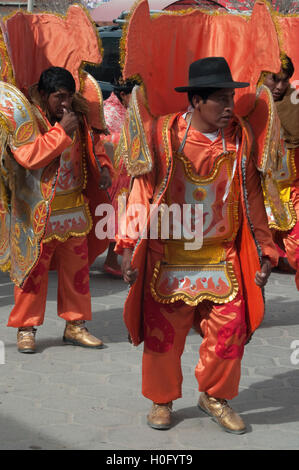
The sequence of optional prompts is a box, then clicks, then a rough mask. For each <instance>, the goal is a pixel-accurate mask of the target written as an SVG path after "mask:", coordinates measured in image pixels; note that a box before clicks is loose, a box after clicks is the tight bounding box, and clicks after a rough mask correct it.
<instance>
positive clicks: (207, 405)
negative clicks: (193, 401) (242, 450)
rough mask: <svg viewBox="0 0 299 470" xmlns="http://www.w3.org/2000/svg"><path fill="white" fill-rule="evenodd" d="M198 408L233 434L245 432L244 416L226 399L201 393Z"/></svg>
mask: <svg viewBox="0 0 299 470" xmlns="http://www.w3.org/2000/svg"><path fill="white" fill-rule="evenodd" d="M197 406H198V408H200V409H201V410H202V411H204V412H205V413H207V414H208V415H209V416H211V417H212V418H213V421H215V422H216V423H217V424H219V426H221V427H222V428H223V429H224V430H225V431H227V432H230V433H233V434H243V433H244V432H246V426H245V423H244V421H243V420H242V418H241V417H240V416H239V415H238V414H237V413H236V412H235V411H234V410H233V409H232V408H231V407H230V406H229V405H228V403H227V401H226V400H223V399H219V398H214V397H210V396H209V395H208V394H207V393H201V395H200V397H199V401H198V405H197Z"/></svg>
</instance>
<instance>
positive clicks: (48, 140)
mask: <svg viewBox="0 0 299 470" xmlns="http://www.w3.org/2000/svg"><path fill="white" fill-rule="evenodd" d="M71 143H72V139H71V138H70V137H69V136H68V135H67V134H66V132H65V130H64V129H63V127H62V126H61V125H60V124H59V123H58V122H57V123H56V124H55V126H53V127H52V128H51V129H50V130H49V131H47V132H45V133H44V134H39V135H38V136H37V137H36V139H35V140H34V141H33V142H31V143H29V144H25V145H22V146H21V147H18V148H14V149H13V155H14V158H15V159H16V161H17V162H18V163H19V164H20V165H22V166H23V167H24V168H27V169H30V170H38V169H39V168H43V167H45V166H47V165H48V164H49V163H51V161H52V160H54V159H55V158H57V157H59V155H61V153H62V152H63V151H64V150H65V149H66V148H67V147H69V146H70V145H71Z"/></svg>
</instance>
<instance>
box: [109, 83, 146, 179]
mask: <svg viewBox="0 0 299 470" xmlns="http://www.w3.org/2000/svg"><path fill="white" fill-rule="evenodd" d="M153 122H154V118H153V117H152V116H151V115H150V113H149V111H148V110H147V107H146V104H145V97H144V94H143V90H142V88H141V87H134V88H133V92H132V96H131V101H130V105H129V108H128V111H127V114H126V118H125V122H124V126H123V129H122V133H121V137H120V140H119V143H118V146H117V148H116V158H115V161H116V164H117V162H119V160H120V159H121V158H122V159H123V160H124V162H125V165H126V168H127V172H128V174H129V175H130V176H133V177H135V176H140V175H144V174H146V173H149V172H150V171H151V170H152V168H153V161H154V159H153V144H152V138H153V136H152V128H153Z"/></svg>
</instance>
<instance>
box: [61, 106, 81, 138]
mask: <svg viewBox="0 0 299 470" xmlns="http://www.w3.org/2000/svg"><path fill="white" fill-rule="evenodd" d="M59 124H60V125H61V126H62V127H63V129H64V130H65V133H66V134H67V135H68V136H69V137H73V134H74V132H75V130H76V129H77V127H78V124H79V122H78V118H77V116H76V114H75V113H74V112H73V111H70V110H68V109H66V108H63V117H62V119H61V121H60V122H59Z"/></svg>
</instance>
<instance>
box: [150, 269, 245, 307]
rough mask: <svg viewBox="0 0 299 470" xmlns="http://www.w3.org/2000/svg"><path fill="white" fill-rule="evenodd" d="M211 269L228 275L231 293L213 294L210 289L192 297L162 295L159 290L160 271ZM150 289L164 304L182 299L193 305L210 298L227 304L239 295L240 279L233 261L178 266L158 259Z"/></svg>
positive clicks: (179, 294) (180, 294)
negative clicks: (163, 263)
mask: <svg viewBox="0 0 299 470" xmlns="http://www.w3.org/2000/svg"><path fill="white" fill-rule="evenodd" d="M205 268H206V269H209V270H210V271H211V270H213V271H222V272H224V273H225V274H226V275H227V276H226V279H227V280H228V281H229V283H230V286H229V289H230V291H229V293H228V294H227V295H225V296H220V295H219V296H216V295H215V294H213V293H212V292H211V291H209V290H208V289H207V290H206V291H205V292H202V293H199V294H197V295H195V297H191V296H190V295H188V294H186V293H181V292H177V293H172V294H170V295H169V296H165V295H161V294H160V293H159V292H158V291H157V283H158V281H159V278H160V273H161V271H162V270H163V269H164V270H171V269H177V270H182V271H184V270H186V269H188V270H189V271H190V270H193V271H194V272H198V271H200V270H204V269H205ZM150 289H151V294H152V296H153V298H154V299H155V300H156V301H157V302H160V303H162V304H170V303H174V302H177V301H178V300H181V301H183V302H185V303H186V304H187V305H191V306H193V307H194V306H196V305H198V304H199V303H201V302H202V301H203V300H209V301H211V302H214V303H216V304H226V303H228V302H231V301H232V300H233V299H234V298H235V297H236V295H237V293H238V290H239V285H238V281H237V278H236V275H235V273H234V269H233V265H232V263H231V262H227V263H225V264H223V265H195V266H181V265H179V266H176V265H162V264H161V262H160V261H158V262H157V263H156V265H155V268H154V272H153V277H152V280H151V283H150Z"/></svg>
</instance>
